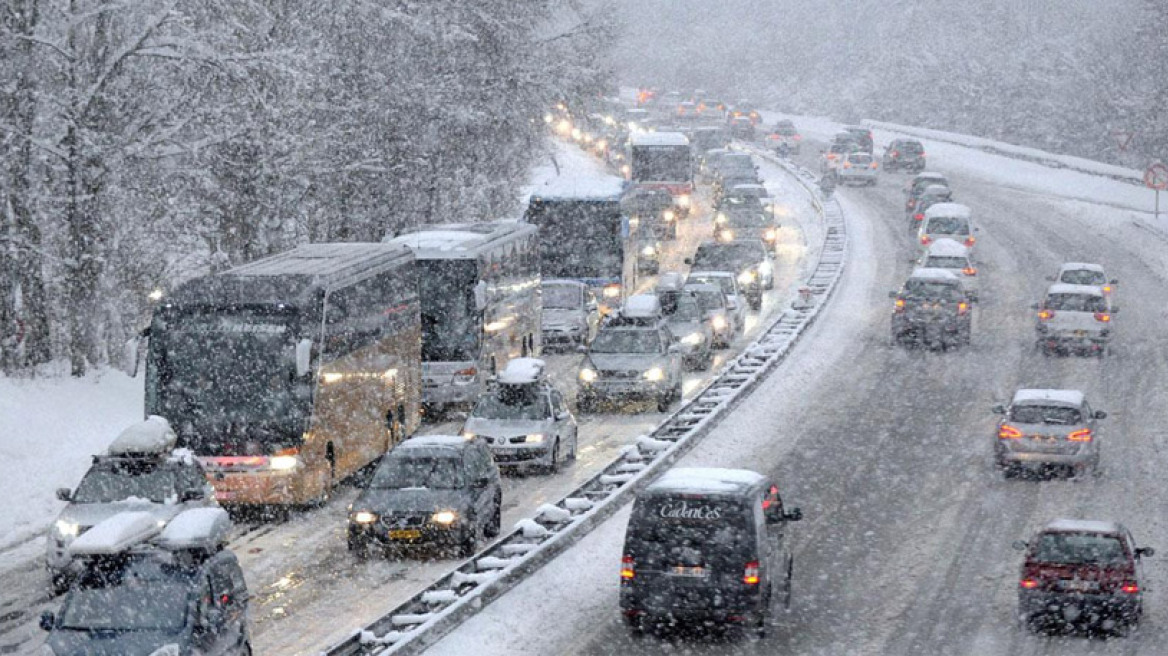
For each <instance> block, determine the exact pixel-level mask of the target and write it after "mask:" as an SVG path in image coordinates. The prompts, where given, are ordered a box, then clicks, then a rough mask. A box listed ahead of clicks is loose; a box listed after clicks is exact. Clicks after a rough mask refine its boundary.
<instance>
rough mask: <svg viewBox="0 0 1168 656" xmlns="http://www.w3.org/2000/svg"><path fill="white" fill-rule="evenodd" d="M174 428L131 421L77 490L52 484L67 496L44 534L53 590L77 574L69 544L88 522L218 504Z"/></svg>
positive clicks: (162, 520)
mask: <svg viewBox="0 0 1168 656" xmlns="http://www.w3.org/2000/svg"><path fill="white" fill-rule="evenodd" d="M175 441H176V437H175V433H174V431H173V430H172V429H171V427H170V424H169V423H168V422H167V421H166V420H165V419H163V418H162V417H158V416H151V417H150V418H149V419H147V420H145V421H142V422H139V423H137V424H134V425H132V426H130V427H129V428H127V429H125V430H124V431H122V434H121V435H119V436H118V438H117V439H116V440H114V441H113V443H112V444H110V446H109V449H108V450H107V452H106V454H105V455H99V456H94V457H93V464H92V465H91V466H90V468H89V471H88V472H86V473H85V476H83V477H82V478H81V482H80V483H78V484H77V489H76V490H69V489H68V488H62V489H59V490H57V498H59V499H61V500H62V501H67V502H68V505H67V506H65V508H64V509H63V510H61V513H60V514H59V515H58V516H57V520H56V521H55V522H54V523H53V525H52V528H51V529H50V530H49V536H48V538H47V540H46V549H45V564H46V566H47V567H48V570H49V576H50V581H51V584H52V587H53V591H54V592H56V593H58V594H59V593H61V592H64V591H65V590H66V589H68V587H69V585H70V583H71V581H72V580H73V579H74V578H75V576H76V574H77V563H76V561H75V559H74V557H73V556H72V555H71V553H70V551H69V546H70V544H72V542H73V541H74V540H75V539H76V538H77V537H78V536H80V535H83V534H84V533H85V532H86V531H88V530H89V529H90V528H91V527H93V526H95V525H97V524H98V523H100V522H102V521H103V520H106V519H108V518H110V517H113V516H114V515H117V514H120V513H124V512H131V511H133V512H144V513H149V514H150V516H152V517H154V518H155V520H156V521H157V522H158V523H159V524H160V525H165V524H166V523H167V522H168V521H170V519H171V518H173V517H174V516H175V515H177V514H179V513H180V512H182V511H184V510H189V509H191V508H199V507H204V506H218V503H217V502H216V501H215V494H214V491H213V490H212V489H211V486H210V485H208V484H207V478H206V475H205V474H204V472H203V468H202V466H201V465H199V462H198V460H196V459H195V458H194V456H193V455H191V453H190V452H188V451H186V450H185V449H178V450H176V449H175V448H174V445H175Z"/></svg>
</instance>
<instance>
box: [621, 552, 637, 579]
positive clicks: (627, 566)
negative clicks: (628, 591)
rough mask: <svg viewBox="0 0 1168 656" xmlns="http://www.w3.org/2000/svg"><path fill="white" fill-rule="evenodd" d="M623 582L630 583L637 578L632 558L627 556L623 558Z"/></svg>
mask: <svg viewBox="0 0 1168 656" xmlns="http://www.w3.org/2000/svg"><path fill="white" fill-rule="evenodd" d="M620 572H621V580H622V581H630V580H632V579H633V578H634V577H636V576H637V569H636V566H635V565H634V563H633V557H632V556H625V557H624V558H621V570H620Z"/></svg>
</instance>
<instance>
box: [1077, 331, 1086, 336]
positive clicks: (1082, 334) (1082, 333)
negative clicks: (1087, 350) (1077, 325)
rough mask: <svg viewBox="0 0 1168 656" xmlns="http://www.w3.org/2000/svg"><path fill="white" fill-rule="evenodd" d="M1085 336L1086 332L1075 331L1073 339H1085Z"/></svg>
mask: <svg viewBox="0 0 1168 656" xmlns="http://www.w3.org/2000/svg"><path fill="white" fill-rule="evenodd" d="M1086 336H1087V331H1086V330H1076V331H1075V337H1086Z"/></svg>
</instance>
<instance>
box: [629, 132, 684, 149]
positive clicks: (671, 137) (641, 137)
mask: <svg viewBox="0 0 1168 656" xmlns="http://www.w3.org/2000/svg"><path fill="white" fill-rule="evenodd" d="M629 144H631V145H633V146H688V145H689V139H686V138H685V135H684V134H682V133H680V132H638V133H636V134H634V135H632V136H631V137H629Z"/></svg>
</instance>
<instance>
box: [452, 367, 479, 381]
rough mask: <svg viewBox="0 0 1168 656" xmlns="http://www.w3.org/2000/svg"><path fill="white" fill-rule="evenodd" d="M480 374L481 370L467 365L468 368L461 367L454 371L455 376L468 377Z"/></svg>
mask: <svg viewBox="0 0 1168 656" xmlns="http://www.w3.org/2000/svg"><path fill="white" fill-rule="evenodd" d="M478 374H479V370H478V369H475V368H474V367H467V368H466V369H460V370H458V371H456V372H454V375H455V376H466V377H468V378H470V377H474V376H477V375H478Z"/></svg>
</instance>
